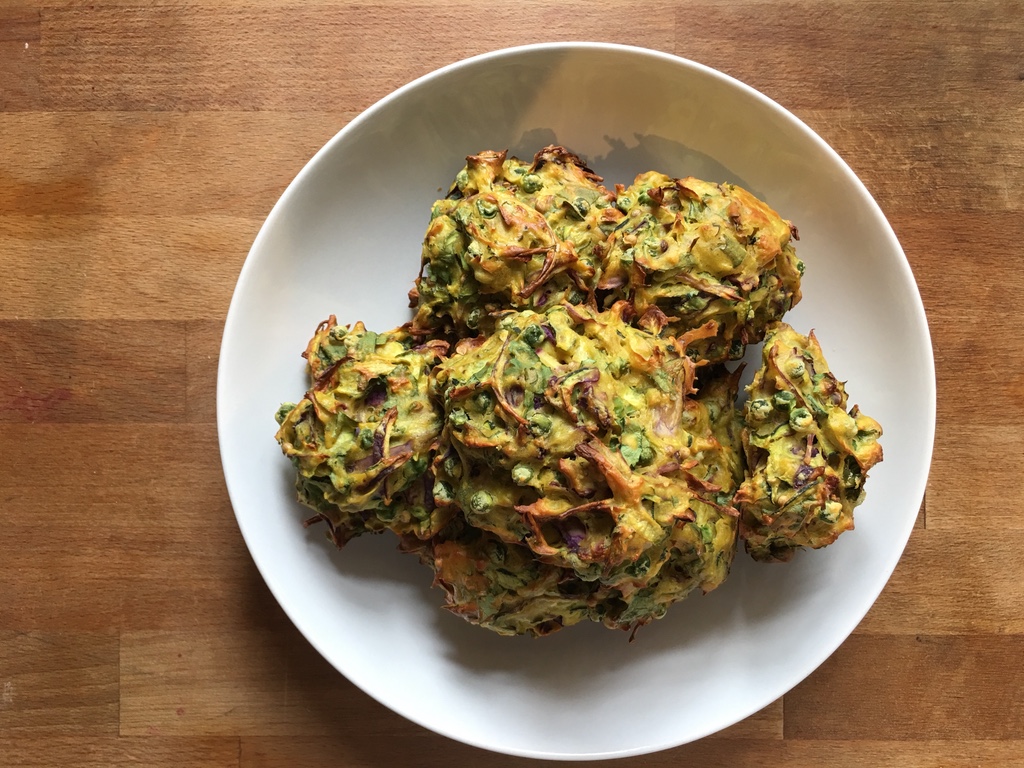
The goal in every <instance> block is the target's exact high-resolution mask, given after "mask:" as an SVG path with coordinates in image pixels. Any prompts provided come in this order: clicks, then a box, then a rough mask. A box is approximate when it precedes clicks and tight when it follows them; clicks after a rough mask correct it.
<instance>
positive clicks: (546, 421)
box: [529, 413, 551, 435]
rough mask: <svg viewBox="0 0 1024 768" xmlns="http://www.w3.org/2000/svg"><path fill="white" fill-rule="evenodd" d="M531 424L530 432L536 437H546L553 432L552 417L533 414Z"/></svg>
mask: <svg viewBox="0 0 1024 768" xmlns="http://www.w3.org/2000/svg"><path fill="white" fill-rule="evenodd" d="M529 423H530V431H531V432H533V434H535V435H546V434H547V433H548V432H550V431H551V417H550V416H548V415H546V414H543V413H533V414H531V416H530V420H529Z"/></svg>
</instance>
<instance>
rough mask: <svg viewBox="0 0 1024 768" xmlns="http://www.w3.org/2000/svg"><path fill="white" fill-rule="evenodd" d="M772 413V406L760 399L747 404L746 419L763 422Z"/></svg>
mask: <svg viewBox="0 0 1024 768" xmlns="http://www.w3.org/2000/svg"><path fill="white" fill-rule="evenodd" d="M771 412H772V404H771V403H769V402H768V401H767V400H765V399H764V398H762V397H758V398H756V399H754V400H751V401H749V402H748V403H747V418H748V419H750V420H751V421H764V420H765V419H767V418H768V416H769V415H770V414H771Z"/></svg>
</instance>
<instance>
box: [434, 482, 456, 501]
mask: <svg viewBox="0 0 1024 768" xmlns="http://www.w3.org/2000/svg"><path fill="white" fill-rule="evenodd" d="M434 498H435V499H436V500H437V501H438V503H449V502H451V501H454V499H455V490H454V489H453V488H452V486H451V483H447V482H445V481H444V480H438V481H437V482H436V483H434Z"/></svg>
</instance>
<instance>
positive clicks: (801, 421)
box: [789, 408, 814, 432]
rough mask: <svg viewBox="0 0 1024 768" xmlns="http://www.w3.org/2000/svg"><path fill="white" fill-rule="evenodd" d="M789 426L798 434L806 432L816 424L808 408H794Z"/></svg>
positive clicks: (790, 415)
mask: <svg viewBox="0 0 1024 768" xmlns="http://www.w3.org/2000/svg"><path fill="white" fill-rule="evenodd" d="M789 424H790V426H791V427H793V429H795V430H797V431H798V432H806V431H807V430H808V429H810V428H811V425H812V424H814V417H813V416H811V414H810V412H809V411H808V410H807V409H806V408H794V409H793V412H792V413H790V414H789Z"/></svg>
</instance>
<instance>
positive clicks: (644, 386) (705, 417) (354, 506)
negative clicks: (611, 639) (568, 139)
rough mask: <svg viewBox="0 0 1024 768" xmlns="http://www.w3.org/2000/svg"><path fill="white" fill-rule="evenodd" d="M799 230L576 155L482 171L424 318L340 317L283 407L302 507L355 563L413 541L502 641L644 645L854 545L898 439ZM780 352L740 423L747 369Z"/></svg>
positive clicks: (469, 172) (434, 253) (463, 176)
mask: <svg viewBox="0 0 1024 768" xmlns="http://www.w3.org/2000/svg"><path fill="white" fill-rule="evenodd" d="M795 239H796V230H795V228H794V227H792V226H791V225H790V223H789V222H787V221H785V220H783V219H781V218H780V217H779V216H778V214H776V213H775V212H774V211H773V210H772V209H770V208H769V207H768V206H767V205H765V204H764V203H763V202H761V201H759V200H757V199H756V198H755V197H753V196H752V195H751V194H750V193H748V192H746V191H745V190H743V189H741V188H739V187H736V186H733V185H728V184H709V183H707V182H703V181H699V180H697V179H692V178H687V179H672V178H669V177H668V176H664V175H662V174H659V173H655V172H650V173H644V174H641V175H640V176H638V177H637V178H636V181H635V182H634V183H633V184H632V185H630V186H629V187H622V186H619V187H617V188H616V190H615V191H614V192H613V191H611V190H609V189H607V188H605V187H604V186H603V185H602V179H601V178H600V177H599V176H597V175H596V174H594V172H593V171H591V170H590V169H589V168H587V167H586V165H585V164H584V163H583V162H582V161H581V160H580V159H579V158H578V157H576V156H575V155H573V154H572V153H570V152H568V151H566V150H565V149H563V148H561V147H554V146H552V147H547V148H545V149H543V150H541V151H540V152H539V153H537V155H536V156H535V157H534V159H533V162H531V163H526V162H522V161H520V160H517V159H515V158H508V157H507V156H506V154H505V153H504V152H482V153H480V154H478V155H474V156H471V157H469V158H467V165H466V167H465V168H464V169H463V170H462V171H460V172H459V173H458V175H457V176H456V179H455V182H454V183H453V184H452V186H451V189H450V191H449V194H448V196H447V197H446V198H445V199H443V200H440V201H438V202H437V203H435V204H434V206H433V210H432V212H431V220H430V223H429V225H428V227H427V232H426V236H425V238H424V241H423V250H422V259H421V270H420V275H419V277H418V278H417V279H416V281H415V286H414V287H413V289H412V290H411V291H410V299H411V305H412V307H413V308H414V309H415V314H414V317H413V320H412V321H411V322H410V323H407V324H406V325H405V326H402V327H401V328H397V329H394V330H391V331H387V332H385V333H374V332H372V331H367V330H366V329H365V328H364V327H363V325H362V324H361V323H356V324H354V325H352V326H350V327H345V326H340V325H338V324H337V322H336V320H335V318H334V317H333V316H332V317H331V318H330V319H329V320H327V321H325V322H324V323H322V324H321V325H320V327H318V328H317V330H316V334H315V335H314V337H313V339H312V341H311V342H310V343H309V346H308V348H307V350H306V352H305V355H304V356H305V357H306V360H307V364H308V369H309V374H310V389H309V391H308V392H307V393H306V395H305V397H304V398H303V399H302V400H301V401H300V402H299V403H298V404H291V403H288V404H285V405H283V406H282V407H281V409H280V410H279V411H278V416H277V418H278V422H279V424H280V428H279V430H278V433H277V440H278V442H279V443H280V444H281V447H282V449H283V451H284V453H285V454H286V455H287V456H289V457H290V458H291V460H292V462H293V464H294V466H295V468H296V470H297V473H298V481H297V488H298V496H299V500H300V501H302V502H303V503H304V504H306V505H307V506H309V507H311V508H312V509H313V510H315V512H316V515H314V516H313V517H311V518H310V519H309V520H307V524H308V523H312V522H316V521H324V522H326V524H327V526H328V529H329V532H330V535H331V537H332V539H333V540H334V542H335V543H336V544H337V545H338V546H339V547H340V546H343V545H344V544H345V543H346V542H348V541H349V540H350V539H352V538H353V537H355V536H358V535H360V534H363V533H377V532H381V531H383V530H385V529H387V530H391V531H394V532H395V533H396V534H397V535H398V537H399V539H400V546H401V548H402V549H403V550H404V551H407V552H410V553H415V554H416V555H418V556H419V558H420V559H421V560H422V561H423V562H424V563H426V564H427V565H429V566H430V567H431V568H432V569H433V571H434V574H435V583H436V584H438V585H439V586H441V587H442V588H443V589H444V591H445V594H446V596H447V605H448V607H449V608H450V609H451V610H452V611H453V612H454V613H456V614H458V615H461V616H463V617H464V618H466V619H468V620H469V621H471V622H473V623H477V624H480V625H482V626H485V627H488V628H490V629H492V630H494V631H496V632H499V633H501V634H509V635H513V634H533V635H545V634H548V633H550V632H552V631H554V630H557V629H559V628H561V627H564V626H569V625H571V624H575V623H577V622H579V621H582V620H584V619H588V620H592V621H598V622H602V623H604V624H605V625H606V626H609V627H614V628H621V629H626V630H631V631H633V630H635V629H636V628H637V627H639V626H642V625H643V624H646V623H648V622H650V621H652V620H653V619H656V618H659V617H661V616H663V615H664V613H665V611H666V609H667V608H668V606H669V605H671V604H672V603H674V602H676V601H678V600H680V599H682V598H683V597H685V596H686V595H687V594H689V593H690V592H691V591H692V590H694V589H696V588H700V589H701V590H702V591H704V592H707V591H709V590H711V589H714V588H715V587H716V586H718V585H719V584H720V583H722V581H723V580H724V579H725V577H726V576H727V575H728V572H729V568H730V565H731V563H732V559H733V555H734V552H735V549H736V542H737V539H738V538H740V537H741V538H743V539H744V540H745V544H746V548H747V551H748V552H749V553H750V554H751V556H753V557H754V558H755V559H758V560H787V559H789V558H790V557H791V555H792V554H793V552H794V551H795V550H796V549H798V548H800V547H805V546H807V547H821V546H824V545H826V544H828V543H831V542H832V541H833V540H834V539H835V538H836V536H838V535H839V534H840V533H841V532H842V531H844V530H848V529H849V528H851V527H852V525H853V518H852V511H853V508H854V506H856V505H857V504H859V503H860V501H861V500H862V499H863V485H864V479H865V476H866V473H867V470H868V469H869V468H870V467H871V466H872V465H873V464H875V463H876V462H877V461H879V460H881V447H880V446H879V445H878V442H877V441H878V437H879V435H880V434H881V429H880V427H879V426H878V424H877V423H876V422H874V421H873V420H871V419H870V418H868V417H866V416H864V415H863V414H860V413H859V411H858V409H857V408H856V406H855V407H854V408H853V409H852V410H850V411H849V412H847V410H846V394H845V391H844V388H843V385H842V384H841V383H840V382H839V381H838V380H837V379H836V378H835V377H834V376H833V375H832V373H831V372H830V371H829V369H828V366H827V364H826V363H825V361H824V359H823V357H822V355H821V349H820V347H819V346H818V344H817V342H816V340H815V339H814V336H813V334H812V335H811V336H810V337H809V338H807V337H803V336H801V335H799V334H797V333H796V332H795V331H793V330H792V329H791V328H789V326H787V325H785V324H784V323H782V322H781V318H782V316H783V314H784V313H785V312H786V311H787V310H788V309H789V308H790V307H792V306H793V305H794V304H795V303H796V302H797V301H799V299H800V276H801V274H802V272H803V264H802V263H801V262H800V261H799V259H797V257H796V254H795V251H794V248H793V240H795ZM761 341H764V342H765V346H764V365H763V367H762V368H761V370H760V371H758V372H757V374H756V375H755V378H754V381H753V383H752V384H751V386H750V387H749V388H748V393H749V397H748V400H747V402H746V404H745V405H744V407H743V409H742V410H741V409H739V408H738V407H737V404H736V401H737V394H738V393H737V388H738V381H739V374H740V371H739V370H730V369H729V368H728V367H727V366H726V365H725V363H726V362H728V361H732V360H736V359H738V358H740V357H742V356H743V354H744V350H745V349H746V346H747V345H749V344H755V343H759V342H761Z"/></svg>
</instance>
